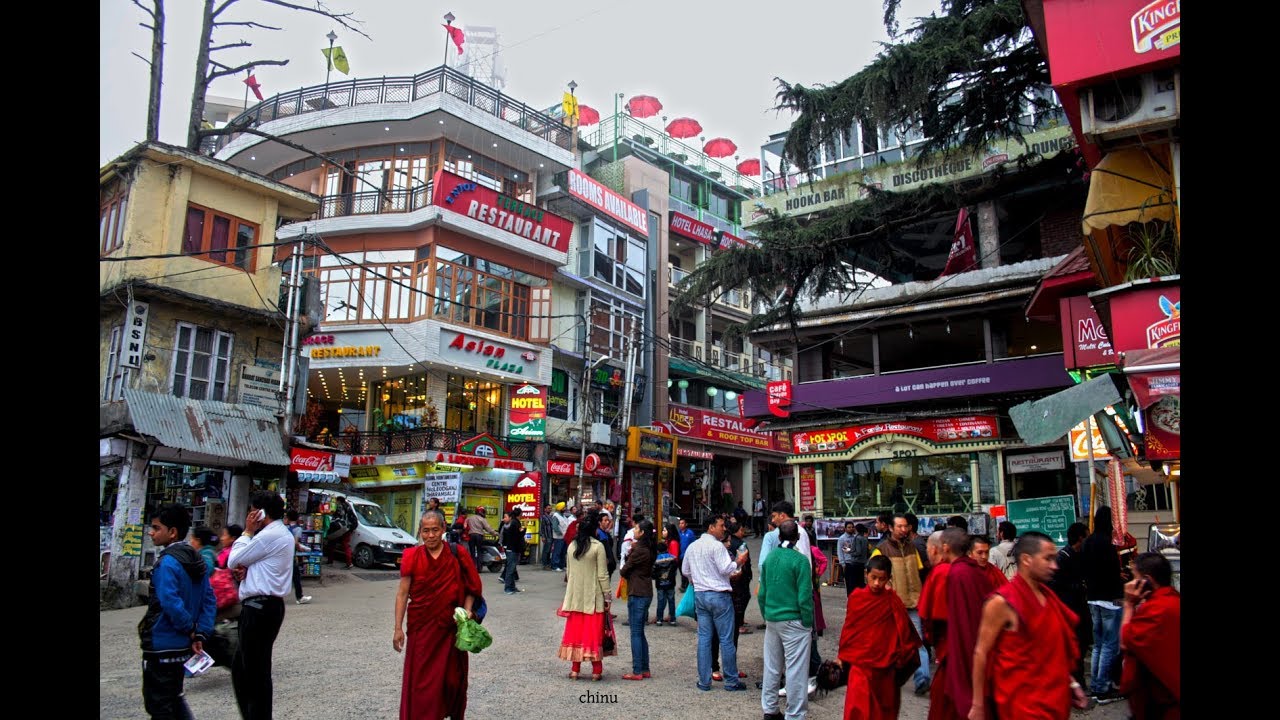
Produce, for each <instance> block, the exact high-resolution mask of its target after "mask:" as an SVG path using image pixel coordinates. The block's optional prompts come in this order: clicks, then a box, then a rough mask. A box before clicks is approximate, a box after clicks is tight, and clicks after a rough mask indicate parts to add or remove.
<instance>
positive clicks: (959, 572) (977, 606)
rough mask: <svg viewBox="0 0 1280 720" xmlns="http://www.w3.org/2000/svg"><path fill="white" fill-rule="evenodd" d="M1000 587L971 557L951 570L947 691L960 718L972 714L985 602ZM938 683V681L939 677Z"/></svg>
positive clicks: (948, 599)
mask: <svg viewBox="0 0 1280 720" xmlns="http://www.w3.org/2000/svg"><path fill="white" fill-rule="evenodd" d="M987 567H992V566H991V565H988V566H987ZM996 574H997V575H999V576H1000V581H1001V584H1003V583H1005V582H1007V580H1006V579H1005V577H1004V574H1003V573H1001V572H999V571H996ZM996 587H997V586H996V585H995V584H994V578H993V577H992V576H991V575H990V574H989V573H987V572H986V571H985V570H983V569H982V567H981V566H979V565H978V561H977V560H974V559H973V558H971V557H961V558H956V559H955V560H953V561H952V562H951V569H950V570H948V571H947V588H946V589H947V670H946V673H945V674H944V675H943V683H944V687H943V692H944V694H945V695H946V696H947V698H949V699H950V701H951V706H952V707H953V708H955V710H956V712H957V713H958V714H959V715H960V717H968V715H969V708H970V707H971V706H972V705H973V651H974V649H975V648H977V647H978V626H979V625H981V624H982V603H983V602H984V601H986V599H987V596H988V595H990V594H991V593H993V592H995V589H996ZM988 677H990V673H988ZM934 684H935V685H937V684H938V681H937V679H934Z"/></svg>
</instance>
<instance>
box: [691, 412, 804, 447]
mask: <svg viewBox="0 0 1280 720" xmlns="http://www.w3.org/2000/svg"><path fill="white" fill-rule="evenodd" d="M667 418H668V421H669V425H670V427H671V429H672V431H673V432H674V433H676V434H677V435H680V436H681V437H687V438H691V439H696V440H707V441H711V442H717V443H725V444H728V445H736V446H738V447H745V448H751V449H753V450H764V451H768V452H779V453H785V452H789V448H788V447H787V446H786V445H783V444H781V443H779V442H778V439H777V435H776V434H775V433H773V432H764V431H760V430H756V429H755V427H756V425H757V424H758V421H757V420H755V419H752V418H741V417H735V416H733V415H725V414H723V413H717V412H711V411H710V410H703V409H700V408H694V407H687V406H685V405H675V404H672V405H670V406H669V408H668V411H667Z"/></svg>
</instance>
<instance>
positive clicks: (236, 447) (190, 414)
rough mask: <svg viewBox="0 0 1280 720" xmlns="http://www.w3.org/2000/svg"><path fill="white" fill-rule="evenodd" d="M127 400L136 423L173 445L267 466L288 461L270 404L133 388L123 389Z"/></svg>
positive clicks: (160, 439) (144, 430)
mask: <svg viewBox="0 0 1280 720" xmlns="http://www.w3.org/2000/svg"><path fill="white" fill-rule="evenodd" d="M124 399H125V402H126V403H127V404H128V406H129V417H130V419H131V420H132V422H133V426H134V428H135V429H136V430H137V431H138V432H139V433H142V434H143V435H150V436H152V437H154V438H156V439H157V440H159V441H160V443H161V444H163V445H166V446H168V447H173V448H180V449H182V450H190V451H192V452H201V453H206V454H208V455H216V456H219V457H224V458H228V459H233V460H247V461H250V462H258V463H263V464H264V465H288V464H289V454H288V453H287V452H285V449H284V440H283V438H282V437H281V435H280V427H279V424H278V423H277V422H276V418H275V414H274V413H273V411H271V410H268V409H266V408H261V407H257V406H254V405H237V404H232V403H224V402H217V401H215V400H191V399H188V398H180V397H174V396H173V395H161V394H158V393H150V392H144V391H141V390H133V389H127V390H125V391H124Z"/></svg>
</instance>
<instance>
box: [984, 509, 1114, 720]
mask: <svg viewBox="0 0 1280 720" xmlns="http://www.w3.org/2000/svg"><path fill="white" fill-rule="evenodd" d="M1013 558H1014V563H1015V564H1016V565H1017V568H1018V573H1017V575H1014V577H1013V580H1011V581H1010V582H1008V583H1006V584H1005V585H1004V586H1003V587H1001V588H1000V589H998V590H996V592H995V594H994V595H992V596H991V597H990V598H988V599H987V602H986V604H985V605H984V606H983V608H982V625H981V626H980V627H979V629H978V646H977V648H975V649H974V651H973V685H972V692H973V704H972V705H970V707H969V719H970V720H986V719H987V717H988V713H987V705H986V703H987V699H986V698H985V697H984V695H985V693H984V692H983V690H984V688H986V687H987V678H988V674H987V671H988V667H989V668H990V673H991V674H990V678H991V694H992V702H993V704H994V710H995V715H996V717H998V718H1001V720H1008V719H1010V718H1016V719H1017V720H1068V719H1069V718H1070V717H1071V708H1072V707H1073V706H1074V707H1077V708H1080V709H1084V708H1086V707H1088V702H1089V701H1088V697H1087V696H1086V695H1085V694H1084V689H1083V688H1081V687H1080V683H1078V682H1076V680H1075V678H1073V677H1072V676H1071V670H1072V669H1073V668H1074V667H1075V665H1076V659H1077V658H1079V656H1080V648H1078V647H1077V646H1076V631H1075V627H1076V614H1075V613H1073V612H1071V610H1070V609H1069V608H1068V607H1067V606H1066V605H1064V604H1063V603H1062V601H1061V600H1059V599H1058V596H1057V595H1056V594H1055V593H1054V592H1053V591H1051V590H1049V588H1048V585H1047V584H1046V583H1048V582H1049V580H1050V579H1052V578H1053V573H1054V571H1055V570H1057V569H1058V547H1057V546H1056V545H1054V544H1053V540H1052V539H1051V538H1050V537H1049V536H1048V535H1045V534H1044V533H1038V532H1026V533H1023V534H1022V536H1021V537H1019V538H1018V541H1017V542H1016V543H1014V545H1013ZM988 660H990V666H988V664H987V663H988Z"/></svg>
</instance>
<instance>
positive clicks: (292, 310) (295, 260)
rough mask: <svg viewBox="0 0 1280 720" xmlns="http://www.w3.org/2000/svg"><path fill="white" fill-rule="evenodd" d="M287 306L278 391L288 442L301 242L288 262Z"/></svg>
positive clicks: (300, 274)
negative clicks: (281, 396)
mask: <svg viewBox="0 0 1280 720" xmlns="http://www.w3.org/2000/svg"><path fill="white" fill-rule="evenodd" d="M288 287H289V305H288V312H287V318H288V320H287V322H288V336H287V337H285V339H284V354H283V355H282V356H281V357H280V390H281V391H282V392H283V393H284V408H283V409H284V438H285V442H286V443H288V442H289V437H290V436H291V435H292V434H293V393H294V385H295V384H296V382H295V378H294V373H295V371H296V365H297V362H298V351H297V349H296V348H297V346H298V310H299V307H298V306H299V305H300V298H299V297H298V295H299V291H300V290H301V289H302V240H301V239H299V240H298V242H297V243H296V244H295V245H294V246H293V255H291V256H290V262H289V286H288Z"/></svg>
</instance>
